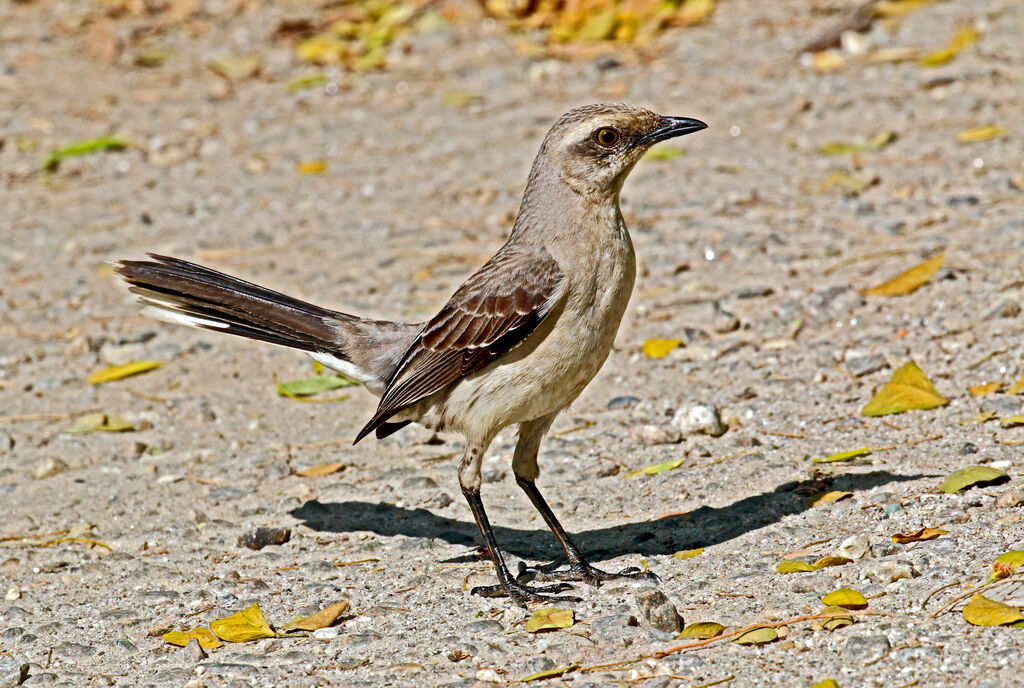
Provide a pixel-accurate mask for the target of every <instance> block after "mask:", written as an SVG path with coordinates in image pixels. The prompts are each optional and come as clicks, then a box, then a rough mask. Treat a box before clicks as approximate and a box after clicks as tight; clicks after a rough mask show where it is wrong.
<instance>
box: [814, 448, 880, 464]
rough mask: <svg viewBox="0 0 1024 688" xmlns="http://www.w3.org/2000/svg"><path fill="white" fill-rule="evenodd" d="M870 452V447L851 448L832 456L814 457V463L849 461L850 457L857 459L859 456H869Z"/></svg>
mask: <svg viewBox="0 0 1024 688" xmlns="http://www.w3.org/2000/svg"><path fill="white" fill-rule="evenodd" d="M870 453H871V448H870V447H863V448H861V449H851V450H849V451H844V452H839V453H838V454H833V455H832V456H826V457H825V458H824V459H814V463H835V462H836V461H849V460H850V459H855V458H857V457H858V456H867V455H868V454H870Z"/></svg>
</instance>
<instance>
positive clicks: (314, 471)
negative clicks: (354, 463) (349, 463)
mask: <svg viewBox="0 0 1024 688" xmlns="http://www.w3.org/2000/svg"><path fill="white" fill-rule="evenodd" d="M344 467H345V464H343V463H341V462H340V461H339V462H337V463H318V464H316V465H314V466H310V467H309V468H303V469H302V470H301V471H295V475H298V476H302V477H303V478H320V477H322V476H325V475H330V474H331V473H337V472H338V471H340V470H341V469H343V468H344Z"/></svg>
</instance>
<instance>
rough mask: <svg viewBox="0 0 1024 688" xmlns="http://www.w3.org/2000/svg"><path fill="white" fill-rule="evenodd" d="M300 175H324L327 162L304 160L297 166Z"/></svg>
mask: <svg viewBox="0 0 1024 688" xmlns="http://www.w3.org/2000/svg"><path fill="white" fill-rule="evenodd" d="M295 169H296V170H297V171H298V173H299V174H323V173H324V172H325V171H326V170H327V161H325V160H303V161H302V162H300V163H298V164H296V165H295Z"/></svg>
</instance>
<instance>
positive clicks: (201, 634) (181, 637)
mask: <svg viewBox="0 0 1024 688" xmlns="http://www.w3.org/2000/svg"><path fill="white" fill-rule="evenodd" d="M193 638H195V639H196V640H198V641H199V647H201V648H203V649H204V650H216V649H217V648H218V647H223V646H224V643H222V642H221V641H220V640H218V639H217V636H215V635H214V634H213V633H210V631H209V630H208V629H206V628H193V629H192V630H191V631H189V632H187V633H182V632H180V631H171V632H170V633H164V635H163V641H164V642H165V643H169V644H171V645H177V646H178V647H185V646H186V645H188V641H190V640H192V639H193Z"/></svg>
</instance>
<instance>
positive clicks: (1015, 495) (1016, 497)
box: [996, 487, 1024, 509]
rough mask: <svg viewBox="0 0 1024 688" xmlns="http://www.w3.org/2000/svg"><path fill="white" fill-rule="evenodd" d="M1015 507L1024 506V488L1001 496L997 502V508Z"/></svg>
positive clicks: (1014, 489) (1012, 490)
mask: <svg viewBox="0 0 1024 688" xmlns="http://www.w3.org/2000/svg"><path fill="white" fill-rule="evenodd" d="M1015 506H1024V487H1015V488H1013V489H1011V490H1007V491H1006V492H1004V493H1003V494H1001V495H999V498H998V499H997V500H996V507H998V508H1000V509H1009V508H1011V507H1015Z"/></svg>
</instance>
